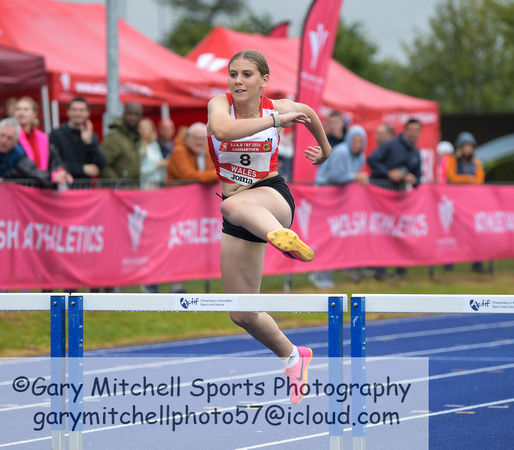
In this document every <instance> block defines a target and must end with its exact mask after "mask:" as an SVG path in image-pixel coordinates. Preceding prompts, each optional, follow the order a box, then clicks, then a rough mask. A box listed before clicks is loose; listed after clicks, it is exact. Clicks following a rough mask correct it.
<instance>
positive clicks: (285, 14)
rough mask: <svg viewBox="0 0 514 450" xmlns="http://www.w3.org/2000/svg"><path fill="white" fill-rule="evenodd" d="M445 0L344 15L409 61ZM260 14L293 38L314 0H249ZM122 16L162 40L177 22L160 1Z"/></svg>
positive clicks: (127, 6) (359, 6)
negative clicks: (410, 47) (408, 47)
mask: <svg viewBox="0 0 514 450" xmlns="http://www.w3.org/2000/svg"><path fill="white" fill-rule="evenodd" d="M68 1H74V2H76V3H104V4H105V3H106V1H105V0H68ZM442 1H444V0H393V1H390V0H343V7H342V9H341V16H342V17H344V19H345V22H346V23H347V24H351V23H354V22H361V23H362V26H363V30H364V33H365V37H366V39H367V40H368V41H369V42H371V43H373V44H375V45H376V46H377V47H378V52H377V55H376V56H377V57H378V58H379V59H382V58H384V57H393V58H395V59H397V60H398V61H400V62H405V59H406V55H405V53H404V52H403V50H402V47H401V42H402V41H403V42H405V43H407V44H411V43H412V42H413V40H414V38H415V36H416V32H422V33H426V32H429V30H430V28H429V19H430V18H431V17H433V16H434V15H435V11H436V5H437V4H438V3H441V2H442ZM247 3H248V5H249V7H250V8H251V9H252V10H253V11H254V12H256V13H257V14H263V13H265V12H268V13H269V14H271V15H272V17H274V18H275V21H276V22H277V23H279V22H282V21H285V20H288V21H290V23H291V27H290V37H295V36H298V35H299V34H300V33H301V29H302V24H303V21H304V19H305V15H306V14H307V11H308V9H309V7H310V5H311V0H259V1H258V2H256V1H250V0H247ZM120 5H121V7H120V15H121V17H122V18H123V19H125V21H127V22H128V23H129V24H130V25H132V26H133V27H134V28H136V29H138V30H139V31H140V32H142V33H143V34H145V35H146V36H148V37H150V38H151V39H153V40H156V41H160V40H162V38H163V36H164V35H165V33H166V31H167V30H169V29H170V28H171V26H172V24H173V20H174V17H175V15H174V13H173V11H172V10H171V8H170V7H167V6H163V5H162V4H160V3H159V2H158V1H157V0H145V1H141V0H122V1H121V2H120Z"/></svg>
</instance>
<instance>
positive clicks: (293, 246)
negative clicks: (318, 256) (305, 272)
mask: <svg viewBox="0 0 514 450" xmlns="http://www.w3.org/2000/svg"><path fill="white" fill-rule="evenodd" d="M267 237H268V242H269V243H270V244H271V245H273V246H274V247H275V248H278V249H279V250H280V251H281V252H282V253H284V255H286V256H289V258H293V259H297V260H298V261H305V262H309V261H312V259H313V258H314V252H313V251H312V249H311V248H310V247H309V246H308V245H307V244H306V243H305V242H302V241H301V240H300V238H299V237H298V235H297V234H296V233H295V232H294V231H293V230H290V229H289V228H277V229H276V230H273V231H270V232H269V233H268V236H267Z"/></svg>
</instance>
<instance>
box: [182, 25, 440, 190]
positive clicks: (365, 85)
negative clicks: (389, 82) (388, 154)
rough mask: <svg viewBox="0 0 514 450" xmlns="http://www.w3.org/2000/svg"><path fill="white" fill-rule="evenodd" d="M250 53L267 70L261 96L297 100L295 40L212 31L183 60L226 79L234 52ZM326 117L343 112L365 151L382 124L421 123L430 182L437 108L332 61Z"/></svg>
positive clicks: (325, 99) (325, 100)
mask: <svg viewBox="0 0 514 450" xmlns="http://www.w3.org/2000/svg"><path fill="white" fill-rule="evenodd" d="M245 48H252V49H255V50H258V51H260V52H262V53H263V54H264V55H265V56H266V59H267V60H268V64H269V66H270V72H271V73H270V82H269V84H268V86H267V87H266V92H265V95H266V96H268V97H271V98H280V97H289V98H292V99H295V98H296V89H297V73H298V64H299V58H300V39H299V38H275V37H269V36H263V35H261V34H247V33H241V32H237V31H233V30H229V29H226V28H224V27H216V28H214V29H213V30H212V32H211V33H210V34H209V35H207V36H206V37H205V38H204V39H203V40H202V41H201V42H200V43H199V44H198V45H197V46H196V47H195V48H194V49H193V50H192V51H191V52H190V53H189V54H188V55H187V57H188V58H189V59H191V60H193V61H196V64H197V66H199V67H201V68H202V69H205V70H207V71H210V72H213V73H217V72H221V73H224V74H226V73H227V72H226V67H227V63H228V60H229V59H230V58H231V57H232V56H233V55H234V54H235V53H237V52H238V51H240V50H243V49H245ZM323 105H324V108H323V111H321V115H322V116H324V115H326V114H327V112H328V111H329V110H338V111H341V112H342V113H343V114H344V115H345V116H346V117H347V118H348V119H349V120H350V121H351V122H352V123H357V124H359V125H362V126H363V127H364V128H365V129H366V131H367V133H368V149H367V150H368V152H369V151H371V150H373V149H374V148H375V147H376V141H375V136H374V130H375V128H376V126H377V125H378V124H380V123H382V122H389V123H391V124H392V125H393V126H394V127H395V129H396V131H400V130H401V129H402V128H403V125H404V123H405V121H406V119H407V118H408V117H411V116H415V117H417V118H419V119H420V120H421V121H422V123H423V133H422V135H421V138H420V141H419V146H420V149H421V150H422V156H423V159H424V167H425V171H424V180H425V181H432V180H433V166H434V161H435V148H436V145H437V143H438V142H439V137H440V115H439V106H438V104H437V103H436V102H433V101H429V100H424V99H419V98H415V97H411V96H408V95H404V94H400V93H398V92H394V91H391V90H388V89H385V88H382V87H380V86H377V85H375V84H373V83H370V82H369V81H366V80H364V79H363V78H360V77H359V76H357V75H355V74H354V73H352V72H350V71H349V70H348V69H346V68H345V67H343V66H342V65H341V64H339V63H338V62H336V61H334V60H332V61H331V63H330V66H329V70H328V76H327V82H326V85H325V90H324V94H323Z"/></svg>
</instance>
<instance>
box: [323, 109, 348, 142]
mask: <svg viewBox="0 0 514 450" xmlns="http://www.w3.org/2000/svg"><path fill="white" fill-rule="evenodd" d="M325 133H326V135H327V139H328V143H329V144H330V145H331V146H332V147H335V146H336V145H337V144H340V143H341V142H343V141H344V135H345V133H346V122H345V121H344V118H343V115H342V114H341V113H340V112H339V111H332V112H331V113H330V114H329V115H328V117H327V118H326V119H325Z"/></svg>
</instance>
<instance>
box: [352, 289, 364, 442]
mask: <svg viewBox="0 0 514 450" xmlns="http://www.w3.org/2000/svg"><path fill="white" fill-rule="evenodd" d="M350 310H351V353H352V383H359V385H360V386H362V385H363V384H364V383H365V382H366V380H365V378H366V298H365V297H352V298H351V300H350ZM363 412H364V413H365V412H366V398H365V397H364V396H362V395H359V394H358V393H357V394H352V424H355V425H353V426H352V436H353V449H354V450H365V449H366V425H364V424H359V422H360V421H359V415H360V414H361V413H363Z"/></svg>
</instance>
